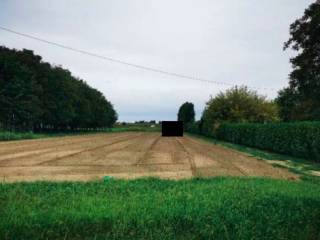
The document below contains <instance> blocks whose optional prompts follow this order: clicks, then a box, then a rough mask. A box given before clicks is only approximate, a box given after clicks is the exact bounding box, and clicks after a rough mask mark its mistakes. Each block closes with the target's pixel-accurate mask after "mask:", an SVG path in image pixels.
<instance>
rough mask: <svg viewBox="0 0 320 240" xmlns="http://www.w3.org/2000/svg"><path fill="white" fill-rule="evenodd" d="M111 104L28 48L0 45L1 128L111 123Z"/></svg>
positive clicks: (76, 127) (59, 127)
mask: <svg viewBox="0 0 320 240" xmlns="http://www.w3.org/2000/svg"><path fill="white" fill-rule="evenodd" d="M116 120H117V113H116V111H115V110H114V108H113V106H112V104H111V103H110V102H109V101H108V100H107V99H106V98H105V97H104V95H103V94H102V93H101V92H99V91H98V90H96V89H94V88H92V87H90V86H89V85H88V84H86V83H85V82H84V81H83V80H81V79H78V78H76V77H74V76H72V75H71V73H70V72H69V71H68V70H65V69H63V68H62V67H60V66H52V65H50V64H49V63H46V62H44V61H42V58H41V57H40V56H37V55H35V54H34V53H33V51H30V50H25V49H24V50H22V51H18V50H15V49H8V48H6V47H1V46H0V129H4V130H11V131H13V130H17V131H42V130H53V131H56V130H57V131H61V130H84V129H97V128H104V127H111V126H112V125H113V124H114V123H115V122H116Z"/></svg>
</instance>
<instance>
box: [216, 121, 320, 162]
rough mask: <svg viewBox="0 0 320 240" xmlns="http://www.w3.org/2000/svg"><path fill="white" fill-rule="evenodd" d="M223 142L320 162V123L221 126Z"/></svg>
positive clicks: (218, 130)
mask: <svg viewBox="0 0 320 240" xmlns="http://www.w3.org/2000/svg"><path fill="white" fill-rule="evenodd" d="M216 137H217V138H218V139H220V140H224V141H228V142H232V143H237V144H242V145H246V146H249V147H255V148H259V149H264V150H270V151H273V152H277V153H283V154H288V155H292V156H296V157H303V158H308V159H313V160H316V161H320V122H294V123H268V124H258V123H254V124H253V123H241V124H222V125H221V126H220V127H219V128H218V129H217V130H216Z"/></svg>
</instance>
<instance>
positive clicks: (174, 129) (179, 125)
mask: <svg viewBox="0 0 320 240" xmlns="http://www.w3.org/2000/svg"><path fill="white" fill-rule="evenodd" d="M161 125H162V137H182V136H183V122H182V121H163V122H162V124H161Z"/></svg>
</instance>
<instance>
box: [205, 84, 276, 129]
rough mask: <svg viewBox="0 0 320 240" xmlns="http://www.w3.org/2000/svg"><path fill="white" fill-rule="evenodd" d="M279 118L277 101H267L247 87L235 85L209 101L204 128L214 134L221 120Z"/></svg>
mask: <svg viewBox="0 0 320 240" xmlns="http://www.w3.org/2000/svg"><path fill="white" fill-rule="evenodd" d="M276 120H278V109H277V106H276V104H275V103H273V102H270V101H267V100H266V98H265V97H263V96H259V95H258V94H257V93H256V92H255V91H251V90H249V89H248V88H247V87H234V88H231V89H229V90H227V91H226V92H220V93H219V94H218V95H217V96H216V97H214V98H212V99H211V100H210V101H209V102H207V105H206V108H205V110H204V113H203V128H204V131H205V132H206V133H207V134H212V131H213V130H214V129H215V127H216V125H219V124H220V123H221V122H237V123H238V122H242V123H243V122H270V121H276Z"/></svg>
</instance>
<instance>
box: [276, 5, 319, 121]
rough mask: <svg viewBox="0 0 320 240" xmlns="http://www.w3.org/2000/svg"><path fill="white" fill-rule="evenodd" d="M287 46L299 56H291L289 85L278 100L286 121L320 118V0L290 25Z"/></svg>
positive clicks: (281, 92)
mask: <svg viewBox="0 0 320 240" xmlns="http://www.w3.org/2000/svg"><path fill="white" fill-rule="evenodd" d="M290 35H291V37H290V39H289V40H288V41H287V42H286V43H285V46H284V49H288V48H290V47H291V48H292V49H293V50H295V51H298V55H297V56H296V57H294V58H292V59H291V63H292V67H293V71H292V72H291V74H290V82H289V87H288V88H286V89H284V90H282V91H280V93H279V96H278V99H277V102H278V104H279V106H280V113H281V117H283V119H284V120H287V121H290V120H320V1H319V0H318V1H316V2H315V3H313V4H311V5H310V6H309V7H308V8H307V9H306V10H305V13H304V15H303V17H302V18H300V19H298V20H296V21H295V22H294V23H293V24H291V26H290Z"/></svg>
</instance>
